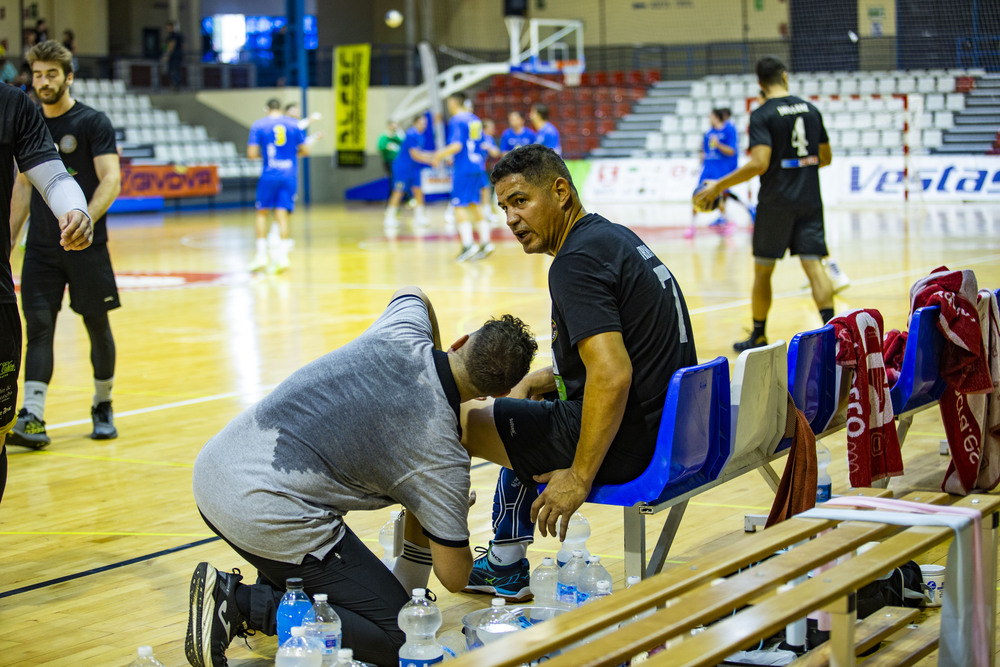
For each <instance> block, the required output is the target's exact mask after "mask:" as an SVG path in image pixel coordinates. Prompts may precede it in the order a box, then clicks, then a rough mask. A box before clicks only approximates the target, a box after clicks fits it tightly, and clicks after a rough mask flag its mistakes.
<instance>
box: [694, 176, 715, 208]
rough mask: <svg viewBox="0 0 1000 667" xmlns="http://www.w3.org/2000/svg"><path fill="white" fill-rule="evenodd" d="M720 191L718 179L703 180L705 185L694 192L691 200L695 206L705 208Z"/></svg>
mask: <svg viewBox="0 0 1000 667" xmlns="http://www.w3.org/2000/svg"><path fill="white" fill-rule="evenodd" d="M721 192H722V189H721V188H720V187H719V181H705V186H704V187H703V188H702V189H701V190H698V192H696V193H694V197H692V198H691V200H692V202H693V203H694V206H695V208H699V209H707V208H708V207H709V206H710V205H711V203H712V201H714V200H715V198H716V197H718V196H719V194H720V193H721Z"/></svg>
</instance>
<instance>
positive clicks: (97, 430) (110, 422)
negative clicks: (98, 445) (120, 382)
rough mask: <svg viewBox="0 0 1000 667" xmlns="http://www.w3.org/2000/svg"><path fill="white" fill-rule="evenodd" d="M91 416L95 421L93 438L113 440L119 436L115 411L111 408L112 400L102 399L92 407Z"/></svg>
mask: <svg viewBox="0 0 1000 667" xmlns="http://www.w3.org/2000/svg"><path fill="white" fill-rule="evenodd" d="M90 418H91V420H92V421H93V422H94V430H93V431H91V433H90V437H91V439H93V440H113V439H115V438H117V437H118V429H116V428H115V422H114V413H113V412H112V410H111V401H102V402H101V403H98V404H97V405H96V406H94V407H92V408H91V409H90Z"/></svg>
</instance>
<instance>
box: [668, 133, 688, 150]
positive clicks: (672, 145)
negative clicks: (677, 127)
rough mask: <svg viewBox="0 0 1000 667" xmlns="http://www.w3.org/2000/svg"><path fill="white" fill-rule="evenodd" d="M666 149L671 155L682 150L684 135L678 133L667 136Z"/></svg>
mask: <svg viewBox="0 0 1000 667" xmlns="http://www.w3.org/2000/svg"><path fill="white" fill-rule="evenodd" d="M666 148H667V150H668V151H670V152H672V153H677V152H679V151H682V150H684V135H682V134H679V133H677V134H669V135H667V143H666Z"/></svg>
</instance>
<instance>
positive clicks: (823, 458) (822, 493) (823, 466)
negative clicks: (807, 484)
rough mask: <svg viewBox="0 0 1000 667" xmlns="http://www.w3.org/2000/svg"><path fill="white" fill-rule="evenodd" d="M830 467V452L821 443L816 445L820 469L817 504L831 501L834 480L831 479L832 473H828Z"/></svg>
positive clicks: (817, 462)
mask: <svg viewBox="0 0 1000 667" xmlns="http://www.w3.org/2000/svg"><path fill="white" fill-rule="evenodd" d="M829 465H830V450H829V449H827V448H826V445H824V444H823V443H821V442H817V443H816V466H817V467H818V472H817V474H816V502H817V503H825V502H826V501H828V500H829V499H830V496H831V489H832V488H833V480H832V479H830V473H829V472H828V471H827V466H829Z"/></svg>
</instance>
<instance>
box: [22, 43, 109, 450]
mask: <svg viewBox="0 0 1000 667" xmlns="http://www.w3.org/2000/svg"><path fill="white" fill-rule="evenodd" d="M28 64H29V66H30V67H31V72H32V81H33V86H34V89H35V92H36V94H37V95H38V98H39V99H40V100H41V102H42V113H43V115H44V117H45V124H46V126H47V127H48V129H49V132H50V133H51V135H52V139H53V140H54V141H55V145H56V147H57V148H58V149H59V155H60V157H61V158H62V161H63V164H65V166H66V169H67V171H68V172H69V173H70V174H71V175H72V176H73V177H74V178H75V179H76V181H77V183H78V184H79V186H80V189H81V190H83V194H84V196H85V197H87V201H88V205H87V212H88V213H89V215H90V218H91V220H93V221H94V240H93V244H92V245H91V246H90V247H89V248H87V249H86V250H83V251H81V252H78V253H65V252H63V251H62V249H61V248H60V246H59V230H58V227H57V226H56V225H55V224H54V222H55V218H54V217H53V215H52V213H51V211H50V210H49V209H48V207H47V206H46V205H45V201H44V200H43V199H42V196H41V194H40V193H39V192H38V191H37V190H36V191H34V192H32V189H31V184H30V183H29V181H28V180H27V179H26V178H25V177H24V176H23V175H22V176H20V177H18V179H17V183H16V184H15V186H14V194H13V197H12V199H11V218H10V220H11V227H12V237H15V238H16V237H17V235H18V233H19V232H20V229H21V227H22V225H23V224H24V221H25V219H26V218H27V216H28V211H29V207H30V211H31V220H32V222H31V225H30V226H29V228H28V239H27V245H26V250H25V254H24V264H23V266H22V269H21V307H22V309H23V311H24V320H25V328H26V333H27V349H26V351H25V363H24V403H23V407H22V409H21V411H20V412H19V413H18V416H17V423H16V424H15V425H14V428H13V429H12V430H11V432H10V434H9V435H8V441H9V442H10V443H11V444H14V445H21V446H23V447H30V448H32V449H41V448H42V447H44V446H45V445H47V444H49V442H50V440H49V437H48V435H47V434H46V432H45V421H44V413H45V398H46V394H47V393H48V386H49V381H50V380H51V378H52V367H53V363H54V362H53V356H54V355H53V349H52V347H53V336H54V333H55V326H56V316H57V315H58V313H59V309H60V307H61V305H62V299H63V293H64V291H65V290H66V286H67V285H68V286H69V297H70V308H72V309H73V310H74V311H75V312H77V313H78V314H80V315H81V316H82V317H83V322H84V325H85V326H86V327H87V333H88V334H89V336H90V358H91V362H92V364H93V368H94V400H93V405H92V407H91V411H90V412H91V418H92V420H93V424H94V429H93V432H92V433H91V434H90V437H91V438H94V439H97V440H106V439H110V438H116V437H118V431H117V430H115V426H114V422H113V421H112V411H111V387H112V384H113V382H114V375H115V341H114V338H113V337H112V335H111V325H110V322H109V321H108V311H109V310H111V309H113V308H117V307H118V306H119V305H121V304H120V303H119V301H118V288H117V285H116V284H115V275H114V272H113V270H112V268H111V258H110V257H109V255H108V247H107V242H108V232H107V227H106V224H105V213H107V210H108V208H109V207H110V206H111V204H112V203H113V202H114V200H115V198H116V197H117V196H118V192H119V191H120V189H121V171H120V169H119V164H118V153H117V151H116V146H115V131H114V128H112V126H111V122H110V121H109V120H108V118H107V117H106V116H105V115H104V114H103V113H100V112H99V111H96V110H94V109H92V108H91V107H88V106H87V105H85V104H83V103H81V102H77V101H76V100H74V99H73V98H72V96H71V95H70V94H69V87H70V85H71V84H72V83H73V54H72V53H70V52H69V51H68V50H67V49H66V48H65V47H64V46H63V45H62V44H60V43H59V42H57V41H55V40H50V41H47V42H43V43H41V44H38V45H36V46H35V47H33V48H32V49H31V51H29V52H28Z"/></svg>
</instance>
